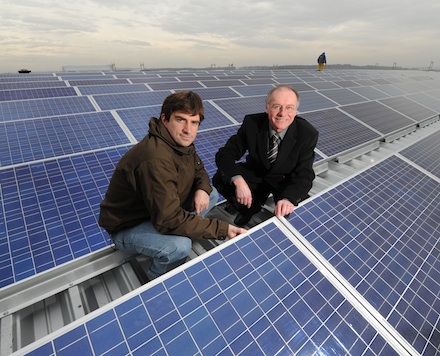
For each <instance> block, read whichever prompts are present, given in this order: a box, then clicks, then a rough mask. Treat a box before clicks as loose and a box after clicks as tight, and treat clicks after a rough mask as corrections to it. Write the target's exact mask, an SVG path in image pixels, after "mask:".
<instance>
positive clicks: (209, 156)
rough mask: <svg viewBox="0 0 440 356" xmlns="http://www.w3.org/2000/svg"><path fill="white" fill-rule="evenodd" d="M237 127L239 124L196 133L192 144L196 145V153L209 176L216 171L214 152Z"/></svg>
mask: <svg viewBox="0 0 440 356" xmlns="http://www.w3.org/2000/svg"><path fill="white" fill-rule="evenodd" d="M203 124H204V123H203ZM203 124H202V125H203ZM238 128H239V126H238V125H235V126H229V127H223V128H218V129H215V130H208V131H203V132H199V133H198V134H197V138H196V140H195V142H194V145H195V146H196V150H197V154H198V155H199V157H200V159H201V160H202V162H203V164H204V165H205V169H206V171H207V172H208V175H209V177H210V178H212V177H213V176H214V174H215V172H216V171H217V165H216V164H215V154H216V153H217V151H218V150H219V148H220V147H222V146H224V144H225V143H226V141H227V140H228V139H229V137H231V136H232V135H234V134H236V133H237V130H238Z"/></svg>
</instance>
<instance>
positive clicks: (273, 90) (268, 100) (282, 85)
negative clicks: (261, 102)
mask: <svg viewBox="0 0 440 356" xmlns="http://www.w3.org/2000/svg"><path fill="white" fill-rule="evenodd" d="M281 88H286V89H289V90H291V91H293V92H294V93H295V95H296V100H297V104H296V108H297V109H298V107H299V93H298V91H297V90H296V89H295V88H294V87H292V86H291V85H288V84H279V85H277V86H275V87H273V88H272V89H270V90H269V92H268V93H267V95H266V105H269V103H270V98H271V96H272V94H273V93H274V92H275V91H276V90H278V89H281Z"/></svg>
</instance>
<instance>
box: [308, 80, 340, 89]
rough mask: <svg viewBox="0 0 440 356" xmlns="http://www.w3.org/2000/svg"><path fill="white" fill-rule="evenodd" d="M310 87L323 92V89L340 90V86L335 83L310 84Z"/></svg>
mask: <svg viewBox="0 0 440 356" xmlns="http://www.w3.org/2000/svg"><path fill="white" fill-rule="evenodd" d="M310 85H311V86H312V87H313V88H315V89H317V90H323V89H336V88H340V86H339V85H337V84H335V83H333V82H324V81H322V82H313V83H310Z"/></svg>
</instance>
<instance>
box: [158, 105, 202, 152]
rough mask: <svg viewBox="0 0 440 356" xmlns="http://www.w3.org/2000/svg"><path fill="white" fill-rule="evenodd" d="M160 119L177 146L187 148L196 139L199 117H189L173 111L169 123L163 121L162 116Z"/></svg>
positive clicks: (163, 117) (163, 116)
mask: <svg viewBox="0 0 440 356" xmlns="http://www.w3.org/2000/svg"><path fill="white" fill-rule="evenodd" d="M160 119H161V120H162V122H163V124H164V125H165V127H166V128H167V129H168V131H169V133H170V135H171V137H172V138H173V139H174V141H175V142H176V143H177V144H178V145H179V146H183V147H188V146H189V145H191V144H192V143H193V142H194V140H195V139H196V136H197V131H198V129H199V125H200V115H194V116H191V115H189V114H187V113H185V112H183V111H175V112H173V113H172V114H171V116H170V120H169V121H166V120H165V115H164V114H162V116H161V118H160Z"/></svg>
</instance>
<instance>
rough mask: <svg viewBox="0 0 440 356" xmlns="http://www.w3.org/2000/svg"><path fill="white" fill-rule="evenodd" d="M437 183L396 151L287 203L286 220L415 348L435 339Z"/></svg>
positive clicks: (429, 346) (439, 264)
mask: <svg viewBox="0 0 440 356" xmlns="http://www.w3.org/2000/svg"><path fill="white" fill-rule="evenodd" d="M439 197H440V184H439V182H438V181H435V180H434V179H432V178H430V177H429V176H427V175H426V174H424V173H423V172H421V171H420V170H418V169H417V168H415V167H414V166H412V165H410V164H408V163H406V162H404V161H403V160H401V159H399V158H398V157H396V156H392V157H390V158H388V159H386V160H385V161H383V162H381V163H378V164H377V165H375V166H373V167H372V168H370V169H368V170H367V171H364V172H362V173H360V174H359V175H357V176H356V177H354V178H352V179H350V180H348V181H346V182H344V183H342V184H340V185H338V186H336V187H335V188H333V189H331V190H330V191H328V192H326V193H324V194H322V195H320V196H318V197H316V198H315V199H310V200H308V201H307V202H306V203H305V204H304V205H303V206H301V207H298V208H297V209H296V210H295V214H294V215H292V216H291V217H290V218H289V223H290V224H291V225H292V226H293V227H295V228H296V229H297V230H298V231H299V232H300V233H301V235H302V236H304V237H305V238H306V239H307V241H309V242H310V243H311V244H312V245H313V246H314V247H315V248H316V249H317V250H318V251H319V253H320V254H322V255H323V256H324V257H325V258H326V259H327V260H328V261H329V263H330V264H331V265H332V266H333V267H334V268H336V270H337V271H339V273H341V275H342V276H343V277H344V278H345V279H346V280H347V281H348V282H349V283H350V285H351V286H353V287H354V288H355V289H356V290H357V291H358V292H359V293H360V294H361V295H363V296H364V297H365V298H366V300H368V301H369V302H370V303H371V305H373V306H374V307H375V308H376V309H377V311H378V312H379V313H380V314H381V315H382V317H383V318H385V319H386V320H387V321H388V322H389V323H390V324H391V325H392V326H393V327H394V328H395V329H396V330H397V331H398V332H399V333H400V334H401V335H402V336H403V337H404V338H405V339H406V340H407V342H408V343H410V344H411V345H412V346H413V347H414V348H415V349H416V350H417V352H419V353H421V354H426V355H429V354H435V353H436V352H438V346H439V344H440V334H439V333H438V330H439V327H440V309H439V307H438V302H439V299H438V298H439V295H440V259H439V251H440V250H439V248H438V244H439V241H440V225H439V224H440V220H439V219H438V217H439V216H440V215H439V214H440V199H439Z"/></svg>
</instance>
